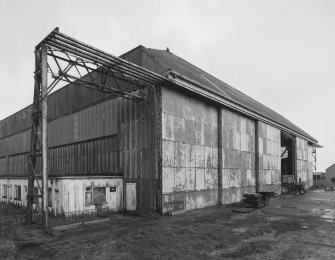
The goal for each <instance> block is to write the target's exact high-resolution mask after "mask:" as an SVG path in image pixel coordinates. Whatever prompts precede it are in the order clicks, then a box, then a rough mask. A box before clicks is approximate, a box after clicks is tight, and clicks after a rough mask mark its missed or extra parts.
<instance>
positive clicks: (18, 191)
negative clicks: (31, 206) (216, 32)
mask: <svg viewBox="0 0 335 260" xmlns="http://www.w3.org/2000/svg"><path fill="white" fill-rule="evenodd" d="M14 189H15V190H14V200H18V201H21V199H22V189H21V185H14Z"/></svg>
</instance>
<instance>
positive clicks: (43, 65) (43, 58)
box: [41, 44, 48, 230]
mask: <svg viewBox="0 0 335 260" xmlns="http://www.w3.org/2000/svg"><path fill="white" fill-rule="evenodd" d="M47 70H48V68H47V50H46V46H45V45H44V44H42V45H41V102H42V104H41V108H42V180H43V183H42V186H43V188H42V191H43V192H42V196H43V211H44V227H45V229H46V230H47V229H48V144H47V140H48V139H47V138H48V130H47V124H48V123H47V114H48V85H47V72H48V71H47Z"/></svg>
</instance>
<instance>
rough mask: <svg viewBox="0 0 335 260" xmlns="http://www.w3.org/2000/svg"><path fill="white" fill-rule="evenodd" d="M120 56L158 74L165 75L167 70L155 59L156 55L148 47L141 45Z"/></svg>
mask: <svg viewBox="0 0 335 260" xmlns="http://www.w3.org/2000/svg"><path fill="white" fill-rule="evenodd" d="M120 57H121V58H122V59H125V60H127V61H130V62H132V63H134V64H136V65H139V66H142V67H144V68H146V69H148V70H151V71H153V72H156V73H158V74H163V75H164V73H165V70H166V68H164V67H163V65H162V64H160V63H159V62H158V60H155V59H154V56H153V55H152V54H151V53H150V52H148V50H147V48H145V47H143V46H141V45H140V46H138V47H136V48H134V49H132V50H130V51H129V52H127V53H125V54H123V55H122V56H120Z"/></svg>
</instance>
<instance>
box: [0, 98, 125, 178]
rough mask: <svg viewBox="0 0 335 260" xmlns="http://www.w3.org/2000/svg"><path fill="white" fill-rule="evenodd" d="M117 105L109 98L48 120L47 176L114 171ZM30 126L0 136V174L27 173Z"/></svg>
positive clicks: (104, 173)
mask: <svg viewBox="0 0 335 260" xmlns="http://www.w3.org/2000/svg"><path fill="white" fill-rule="evenodd" d="M117 104H118V99H110V100H107V101H104V102H102V103H98V104H96V105H93V106H91V107H88V108H85V109H83V110H79V111H78V112H74V113H72V114H69V115H66V116H64V117H60V118H58V119H56V120H53V121H51V122H49V123H48V146H49V155H48V161H49V165H48V169H49V175H50V176H65V175H106V174H117V173H119V172H120V169H119V156H118V146H117V140H116V138H117ZM29 150H30V129H28V130H26V131H24V132H20V133H17V134H13V135H10V136H8V137H5V138H3V139H0V176H21V177H22V176H27V175H28V160H27V159H28V155H29Z"/></svg>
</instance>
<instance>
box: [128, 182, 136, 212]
mask: <svg viewBox="0 0 335 260" xmlns="http://www.w3.org/2000/svg"><path fill="white" fill-rule="evenodd" d="M126 198H127V201H126V203H127V205H126V209H127V210H136V183H126Z"/></svg>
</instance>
